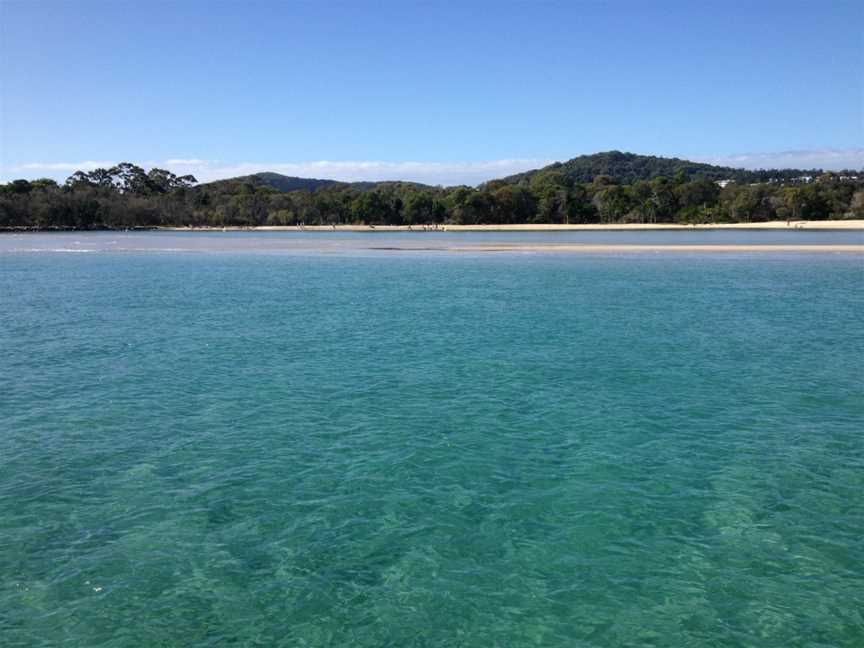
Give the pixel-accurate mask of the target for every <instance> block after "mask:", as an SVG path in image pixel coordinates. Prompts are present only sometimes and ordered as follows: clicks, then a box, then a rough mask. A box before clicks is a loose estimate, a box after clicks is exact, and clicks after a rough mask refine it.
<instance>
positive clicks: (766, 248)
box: [370, 244, 864, 254]
mask: <svg viewBox="0 0 864 648" xmlns="http://www.w3.org/2000/svg"><path fill="white" fill-rule="evenodd" d="M370 249H373V250H394V251H403V252H412V251H414V252H421V251H441V252H566V253H576V254H579V253H582V254H587V253H610V252H613V253H619V252H622V253H623V252H641V253H645V252H657V253H660V252H662V253H667V252H747V253H750V252H760V253H763V252H767V253H770V252H773V253H778V252H794V253H801V252H803V253H810V254H825V253H833V254H864V245H554V244H552V245H534V244H529V245H460V246H447V247H425V248H420V247H407V246H406V247H386V248H370Z"/></svg>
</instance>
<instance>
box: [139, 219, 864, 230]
mask: <svg viewBox="0 0 864 648" xmlns="http://www.w3.org/2000/svg"><path fill="white" fill-rule="evenodd" d="M155 229H157V230H160V231H169V232H221V231H226V232H247V231H249V232H582V231H584V232H588V231H638V230H680V231H692V230H712V229H732V230H864V220H825V221H789V222H788V223H787V221H767V222H764V223H706V224H699V225H681V224H677V223H651V224H648V223H587V224H585V223H583V224H578V225H563V224H546V223H524V224H518V225H505V224H500V225H440V224H439V225H437V226H436V225H335V226H334V225H302V226H300V225H258V226H249V227H242V226H225V227H157V228H155Z"/></svg>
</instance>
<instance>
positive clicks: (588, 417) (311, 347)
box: [0, 234, 864, 648]
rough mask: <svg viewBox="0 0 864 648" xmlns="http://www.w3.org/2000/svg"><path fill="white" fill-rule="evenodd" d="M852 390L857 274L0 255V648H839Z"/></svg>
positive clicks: (850, 527) (857, 356)
mask: <svg viewBox="0 0 864 648" xmlns="http://www.w3.org/2000/svg"><path fill="white" fill-rule="evenodd" d="M76 236H77V237H78V239H77V240H79V241H80V240H82V238H81V237H84V239H83V240H84V241H85V243H84V244H83V245H85V246H86V245H91V244H93V239H88V238H87V237H88V236H90V235H82V234H77V235H76ZM96 236H103V235H96ZM8 240H9V239H7V242H6V243H5V244H6V245H8ZM187 240H188V239H187ZM862 368H864V262H862V258H861V257H860V256H857V257H856V256H847V255H829V254H783V255H781V254H770V253H760V254H758V255H743V254H721V255H699V254H681V253H677V254H667V255H657V254H626V255H609V254H597V255H572V256H571V255H544V254H494V255H489V254H487V255H482V254H475V255H470V254H461V255H460V254H441V253H437V254H436V253H371V252H370V253H363V254H360V253H354V254H348V253H346V254H332V255H321V254H317V255H316V254H311V253H309V254H303V253H298V254H275V253H268V251H267V250H266V249H265V250H263V251H261V253H258V254H249V253H237V252H230V251H225V250H222V251H217V250H210V253H208V254H190V253H182V252H161V253H160V252H153V251H150V252H148V251H139V252H136V253H114V252H110V251H104V252H103V253H100V254H52V253H39V252H21V251H18V252H15V253H8V252H7V253H5V254H0V413H2V418H0V576H2V578H0V644H2V645H3V646H43V645H44V646H48V645H60V644H63V645H70V646H138V645H147V646H174V645H178V646H179V645H183V646H223V645H237V646H273V645H285V646H424V647H426V646H429V647H432V646H466V647H467V646H477V647H487V646H760V647H761V646H767V647H774V646H777V647H784V648H785V647H789V646H861V645H864V613H862V609H864V435H862V428H864V426H862V423H864V369H862Z"/></svg>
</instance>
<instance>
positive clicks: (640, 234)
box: [0, 230, 864, 254]
mask: <svg viewBox="0 0 864 648" xmlns="http://www.w3.org/2000/svg"><path fill="white" fill-rule="evenodd" d="M554 244H570V245H573V244H586V245H864V230H788V231H787V230H683V231H682V230H644V231H639V230H631V231H626V230H625V231H603V230H594V231H567V232H434V231H430V232H320V231H316V232H296V231H294V232H292V231H288V232H284V231H283V232H256V231H246V232H213V231H211V232H168V231H161V232H159V231H150V232H86V233H85V232H62V233H42V232H26V233H21V234H8V233H7V234H0V254H3V253H10V252H19V253H20V252H220V253H221V252H238V253H239V252H246V253H276V252H279V253H288V254H291V253H294V254H309V253H312V252H315V253H324V254H328V253H329V254H344V253H346V252H350V253H353V254H364V253H366V252H369V251H373V252H374V251H375V250H376V249H381V248H400V249H423V248H438V249H446V248H448V247H464V246H478V245H554Z"/></svg>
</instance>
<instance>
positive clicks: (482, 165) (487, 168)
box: [0, 158, 552, 185]
mask: <svg viewBox="0 0 864 648" xmlns="http://www.w3.org/2000/svg"><path fill="white" fill-rule="evenodd" d="M551 162H552V160H548V159H507V160H485V161H480V162H410V161H409V162H380V161H362V160H360V161H356V160H355V161H331V160H320V161H313V162H277V163H272V162H237V163H230V162H222V161H219V160H202V159H199V158H173V159H169V160H162V161H144V162H141V163H140V164H141V166H143V167H145V168H150V167H154V166H156V167H160V168H165V169H168V170H170V171H172V172H173V173H176V174H178V175H186V174H191V175H194V176H195V177H196V178H197V179H198V181H199V182H210V181H212V180H221V179H224V178H233V177H236V176H243V175H249V174H252V173H260V172H263V171H273V172H275V173H281V174H283V175H290V176H299V177H301V178H325V179H329V180H342V181H344V182H357V181H363V180H366V181H378V180H409V181H413V182H422V183H425V184H431V185H439V184H440V185H456V184H468V185H476V184H479V183H481V182H485V181H487V180H492V179H493V178H500V177H502V176H507V175H511V174H514V173H521V172H522V171H527V170H529V169H536V168H538V167H542V166H545V165H547V164H550V163H551ZM113 164H116V162H94V161H87V162H31V163H28V164H20V165H16V166H8V167H4V168H3V169H2V170H0V171H2V173H0V175H2V176H3V177H5V178H12V177H20V176H21V175H25V176H26V177H38V176H48V177H54V178H57V179H65V177H66V176H67V175H69V174H70V173H72V172H74V171H76V170H78V169H81V170H84V171H89V170H92V169H95V168H98V167H110V166H112V165H113ZM16 174H17V175H16Z"/></svg>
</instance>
